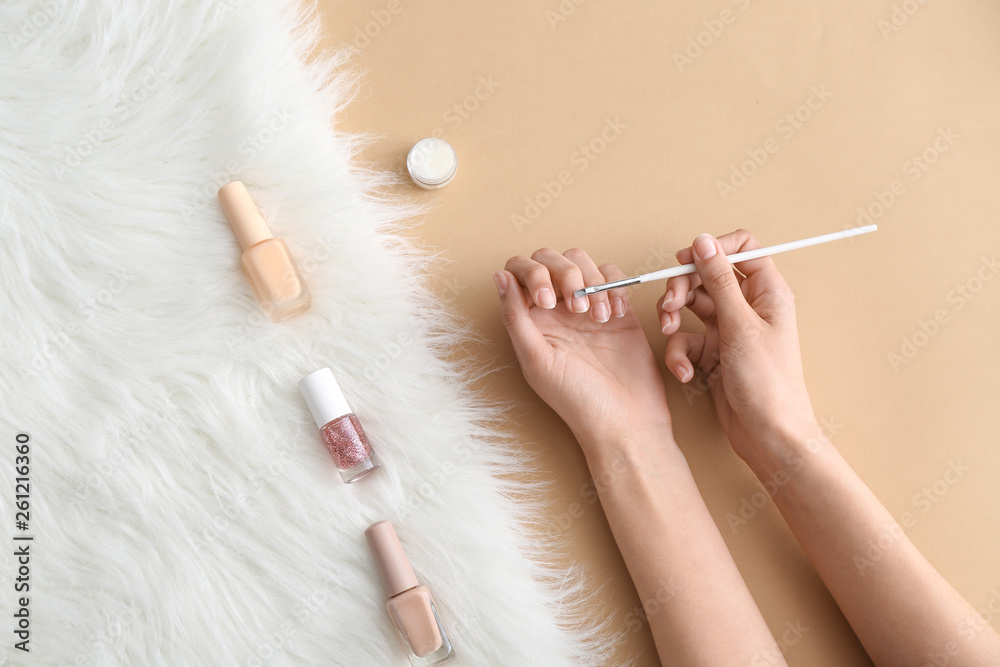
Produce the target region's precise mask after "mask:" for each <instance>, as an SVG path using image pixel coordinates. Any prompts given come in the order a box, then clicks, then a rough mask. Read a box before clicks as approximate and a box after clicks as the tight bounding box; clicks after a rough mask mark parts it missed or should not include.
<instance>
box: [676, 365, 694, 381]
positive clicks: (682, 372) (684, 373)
mask: <svg viewBox="0 0 1000 667" xmlns="http://www.w3.org/2000/svg"><path fill="white" fill-rule="evenodd" d="M676 373H677V377H679V378H680V379H681V382H687V381H688V380H690V379H691V376H692V375H694V372H693V371H691V369H690V368H684V367H683V366H677V371H676Z"/></svg>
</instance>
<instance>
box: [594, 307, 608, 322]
mask: <svg viewBox="0 0 1000 667" xmlns="http://www.w3.org/2000/svg"><path fill="white" fill-rule="evenodd" d="M594 319H595V320H597V321H598V322H600V323H601V324H604V323H605V322H607V321H608V320H610V319H611V311H610V310H608V304H606V303H604V302H603V301H599V302H598V303H597V305H596V306H594Z"/></svg>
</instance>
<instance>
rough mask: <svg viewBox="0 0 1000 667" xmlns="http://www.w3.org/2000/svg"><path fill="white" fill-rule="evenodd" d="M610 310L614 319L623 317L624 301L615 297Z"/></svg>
mask: <svg viewBox="0 0 1000 667" xmlns="http://www.w3.org/2000/svg"><path fill="white" fill-rule="evenodd" d="M611 310H612V311H613V312H614V314H615V317H625V299H623V298H621V297H620V296H616V297H615V298H614V300H613V301H612V302H611Z"/></svg>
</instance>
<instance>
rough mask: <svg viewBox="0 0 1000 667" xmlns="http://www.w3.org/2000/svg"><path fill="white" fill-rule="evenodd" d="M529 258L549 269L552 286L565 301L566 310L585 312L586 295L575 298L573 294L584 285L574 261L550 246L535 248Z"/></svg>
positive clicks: (580, 272) (586, 304) (587, 305)
mask: <svg viewBox="0 0 1000 667" xmlns="http://www.w3.org/2000/svg"><path fill="white" fill-rule="evenodd" d="M531 259H533V260H534V261H536V262H539V263H541V264H542V265H544V266H545V267H546V268H547V269H548V270H549V274H550V276H551V279H552V287H553V289H554V290H555V291H556V294H558V295H559V296H560V297H562V300H563V301H564V302H565V303H566V309H567V310H569V311H570V312H571V313H585V312H587V308H589V307H590V302H589V301H587V297H581V298H579V299H577V298H575V297H574V296H573V292H575V291H576V290H578V289H583V288H584V287H585V286H586V285H584V282H583V271H581V270H580V267H579V266H578V265H577V264H576V263H574V262H573V261H572V260H570V259H569V258H567V257H564V256H563V255H562V254H560V253H558V252H556V251H555V250H553V249H552V248H540V249H539V250H536V251H535V252H534V253H533V254H532V255H531Z"/></svg>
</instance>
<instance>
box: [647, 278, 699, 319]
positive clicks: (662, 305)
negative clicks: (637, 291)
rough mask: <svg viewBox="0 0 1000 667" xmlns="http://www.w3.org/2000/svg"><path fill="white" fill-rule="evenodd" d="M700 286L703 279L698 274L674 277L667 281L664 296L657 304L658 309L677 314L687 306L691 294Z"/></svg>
mask: <svg viewBox="0 0 1000 667" xmlns="http://www.w3.org/2000/svg"><path fill="white" fill-rule="evenodd" d="M700 284H701V277H700V276H699V275H698V274H697V273H689V274H687V275H683V276H674V277H673V278H671V279H670V280H668V281H667V286H666V289H665V291H664V293H663V296H661V297H660V300H659V301H658V302H657V303H656V307H657V309H658V310H662V311H664V312H668V313H672V312H677V311H678V310H680V309H681V308H683V307H684V306H685V305H687V301H688V297H689V296H690V294H691V292H692V291H693V290H694V289H695V288H696V287H698V286H699V285H700Z"/></svg>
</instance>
